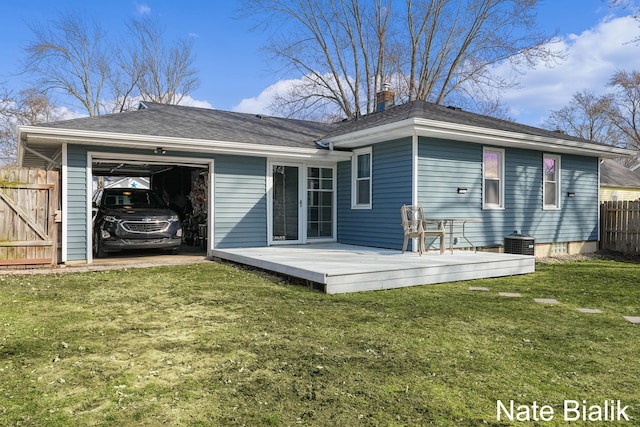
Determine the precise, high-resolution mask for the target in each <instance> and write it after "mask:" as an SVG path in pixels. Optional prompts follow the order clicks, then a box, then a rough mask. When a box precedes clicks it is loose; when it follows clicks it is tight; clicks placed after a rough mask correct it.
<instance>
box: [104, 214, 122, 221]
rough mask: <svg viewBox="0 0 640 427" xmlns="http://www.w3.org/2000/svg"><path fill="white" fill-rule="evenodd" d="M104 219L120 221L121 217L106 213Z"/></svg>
mask: <svg viewBox="0 0 640 427" xmlns="http://www.w3.org/2000/svg"><path fill="white" fill-rule="evenodd" d="M103 219H104V220H105V221H107V222H118V221H120V218H116V217H115V216H113V215H105V216H104V218H103Z"/></svg>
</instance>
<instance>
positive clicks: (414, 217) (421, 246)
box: [400, 205, 445, 255]
mask: <svg viewBox="0 0 640 427" xmlns="http://www.w3.org/2000/svg"><path fill="white" fill-rule="evenodd" d="M400 213H401V215H402V228H403V229H404V243H403V244H402V253H405V252H406V250H407V245H408V244H409V239H410V238H411V239H415V238H417V239H418V252H419V253H420V255H422V253H423V252H424V251H425V250H426V248H425V239H426V238H427V237H429V236H431V237H433V240H432V241H431V242H430V244H429V245H431V244H433V242H435V241H436V239H438V238H439V239H440V253H441V254H442V253H444V250H445V243H444V236H445V230H444V223H443V222H442V221H435V222H434V223H437V229H435V230H434V229H427V228H425V227H426V226H428V225H429V224H431V223H432V222H431V221H426V220H425V217H424V210H423V209H422V206H410V205H403V206H402V208H400Z"/></svg>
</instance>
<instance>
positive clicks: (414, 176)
mask: <svg viewBox="0 0 640 427" xmlns="http://www.w3.org/2000/svg"><path fill="white" fill-rule="evenodd" d="M411 204H412V205H413V206H418V205H419V201H418V134H417V133H416V128H415V126H414V128H413V135H411ZM418 246H419V242H418V239H415V238H414V239H413V241H412V242H411V248H412V251H413V252H417V248H418Z"/></svg>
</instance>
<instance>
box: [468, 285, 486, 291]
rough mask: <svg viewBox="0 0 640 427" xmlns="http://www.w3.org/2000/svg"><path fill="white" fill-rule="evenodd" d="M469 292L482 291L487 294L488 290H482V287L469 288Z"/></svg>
mask: <svg viewBox="0 0 640 427" xmlns="http://www.w3.org/2000/svg"><path fill="white" fill-rule="evenodd" d="M469 290H470V291H484V292H488V291H489V288H484V287H482V286H469Z"/></svg>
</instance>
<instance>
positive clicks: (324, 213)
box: [307, 167, 333, 239]
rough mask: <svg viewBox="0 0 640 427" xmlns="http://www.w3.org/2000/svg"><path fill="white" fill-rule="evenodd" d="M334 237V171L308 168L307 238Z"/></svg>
mask: <svg viewBox="0 0 640 427" xmlns="http://www.w3.org/2000/svg"><path fill="white" fill-rule="evenodd" d="M332 237H333V169H332V168H321V167H309V168H307V238H309V239H320V238H325V239H326V238H328V239H330V238H332Z"/></svg>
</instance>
